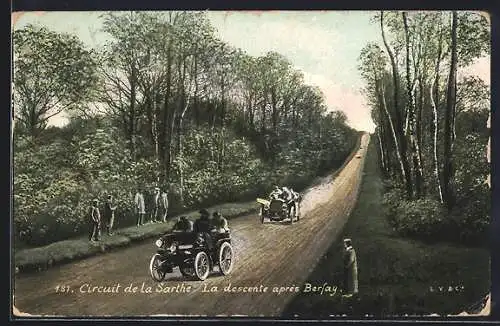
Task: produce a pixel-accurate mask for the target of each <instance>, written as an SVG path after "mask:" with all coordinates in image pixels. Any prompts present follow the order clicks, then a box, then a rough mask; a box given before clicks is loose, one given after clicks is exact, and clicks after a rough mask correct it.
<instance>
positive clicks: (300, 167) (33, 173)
mask: <svg viewBox="0 0 500 326" xmlns="http://www.w3.org/2000/svg"><path fill="white" fill-rule="evenodd" d="M82 128H83V129H84V130H85V131H84V130H82ZM329 132H330V133H331V134H332V135H333V134H335V133H334V132H333V131H329ZM50 133H51V135H53V136H54V137H55V138H54V139H53V140H52V141H48V140H47V139H45V138H46V137H45V138H44V139H45V140H44V141H43V142H39V143H38V144H34V143H33V142H32V141H31V140H30V139H29V138H23V137H21V136H20V135H16V140H15V151H16V152H15V161H14V168H15V173H14V226H15V239H16V240H17V241H16V243H19V242H22V243H25V244H28V245H31V246H40V245H45V244H49V243H52V242H55V241H59V240H65V239H68V238H71V237H73V236H75V235H79V234H82V233H84V232H86V231H87V230H88V223H89V219H90V204H91V202H92V200H93V199H96V198H97V199H98V200H99V201H100V203H101V205H103V204H104V201H105V198H106V196H107V194H112V195H113V196H114V197H115V200H116V203H117V207H118V208H117V211H116V215H115V216H116V219H115V225H116V227H118V228H122V227H127V226H130V225H133V223H134V222H135V211H134V205H133V197H134V194H135V191H136V188H137V187H138V186H139V187H143V188H146V189H148V190H149V189H151V188H153V187H154V186H156V180H157V179H156V178H157V169H156V168H155V163H154V162H155V160H154V158H153V157H151V156H149V157H148V156H143V157H138V158H135V159H132V157H133V156H132V155H131V153H130V151H129V149H128V147H127V142H126V141H125V139H124V137H123V136H122V135H121V133H120V131H119V129H117V128H115V127H113V125H112V124H109V123H106V122H99V123H94V124H92V123H90V122H86V121H81V119H80V120H75V121H74V122H73V123H70V124H69V125H68V126H67V127H65V128H61V129H60V130H59V131H57V130H52V129H51V130H50ZM335 135H336V134H335ZM297 139H298V140H297V141H283V142H281V143H280V144H281V145H280V146H278V147H277V148H276V151H277V152H276V153H275V158H274V160H273V161H267V160H266V158H263V157H261V156H260V153H259V152H258V150H257V146H256V144H254V143H252V141H250V140H249V139H248V138H246V137H245V136H241V135H240V136H239V135H237V134H235V133H234V132H233V131H232V130H226V132H225V133H224V134H221V133H219V132H212V131H211V130H210V129H208V128H205V127H199V128H197V129H193V130H191V131H190V132H189V133H186V134H185V135H183V151H182V153H176V155H175V158H174V159H173V164H172V171H171V176H170V181H169V188H170V193H169V204H170V206H169V213H170V215H177V214H179V213H181V212H184V211H186V210H189V209H198V208H201V207H205V206H212V205H214V204H217V203H220V202H235V201H247V200H253V199H254V198H255V197H256V196H262V195H264V194H266V193H268V192H269V191H270V189H271V188H272V186H273V185H285V184H286V185H288V186H291V187H293V188H295V189H296V190H301V189H303V188H304V187H306V186H307V185H308V184H309V183H310V182H311V181H312V179H313V178H314V177H315V176H316V175H317V174H318V173H320V171H321V169H327V168H328V169H331V168H334V167H338V166H340V164H341V163H342V162H343V159H345V158H346V157H347V155H348V154H349V153H350V150H351V149H352V148H353V146H354V144H355V141H356V134H354V133H352V134H350V133H346V134H345V135H344V136H342V137H341V136H336V137H333V136H332V138H331V139H330V138H325V139H324V140H323V141H322V142H319V141H317V139H315V138H314V137H312V136H311V135H309V134H308V133H306V132H304V131H300V132H299V137H298V138H297ZM332 139H333V143H335V145H336V147H334V146H332V144H333V143H332ZM222 145H223V147H222ZM221 148H223V149H224V151H223V153H222V152H221V150H220V149H221ZM150 155H151V154H150ZM152 155H154V154H152ZM341 159H342V162H340V164H339V161H340V160H341ZM181 184H182V187H181ZM181 195H182V196H181ZM181 197H182V200H181ZM146 205H147V204H146Z"/></svg>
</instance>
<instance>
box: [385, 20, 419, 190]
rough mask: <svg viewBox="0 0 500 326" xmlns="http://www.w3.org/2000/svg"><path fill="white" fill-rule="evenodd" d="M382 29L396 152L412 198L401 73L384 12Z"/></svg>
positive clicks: (406, 186)
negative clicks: (391, 91)
mask: <svg viewBox="0 0 500 326" xmlns="http://www.w3.org/2000/svg"><path fill="white" fill-rule="evenodd" d="M380 29H381V32H382V40H383V42H384V46H385V49H386V51H387V53H388V55H389V59H390V61H391V67H392V80H393V83H394V85H393V101H394V120H395V121H394V126H392V128H393V129H394V133H395V138H396V139H397V142H396V151H397V153H398V159H399V161H400V164H401V173H402V177H403V180H405V188H406V194H407V196H408V197H409V198H411V197H412V195H413V187H412V182H411V175H410V171H409V170H410V169H409V164H408V159H407V157H406V147H407V145H406V139H405V138H404V135H403V125H402V123H403V121H402V118H401V108H400V107H399V80H398V76H399V72H398V67H397V63H396V59H395V57H394V53H393V52H392V50H391V48H390V47H389V44H388V43H387V39H386V37H385V32H384V12H383V11H381V12H380Z"/></svg>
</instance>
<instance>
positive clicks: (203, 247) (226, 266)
mask: <svg viewBox="0 0 500 326" xmlns="http://www.w3.org/2000/svg"><path fill="white" fill-rule="evenodd" d="M207 241H209V242H210V244H211V245H209V243H208V242H207ZM155 244H156V247H157V248H158V249H157V252H156V254H154V255H153V257H151V261H150V264H149V271H150V274H151V277H152V278H153V280H155V281H157V282H162V281H163V280H164V279H165V277H166V275H167V274H168V273H173V270H174V268H176V267H178V268H179V270H180V272H181V274H182V275H183V276H185V277H188V278H194V279H197V280H200V281H203V280H205V279H206V278H207V277H208V276H209V274H210V272H213V271H214V270H215V267H218V269H219V272H220V273H221V274H222V275H228V274H229V273H231V271H232V269H233V263H234V259H233V254H234V252H233V247H232V245H231V236H230V232H229V231H226V232H223V233H220V232H211V233H198V232H184V231H172V232H169V233H167V234H165V235H163V236H162V237H160V238H159V239H158V240H156V242H155Z"/></svg>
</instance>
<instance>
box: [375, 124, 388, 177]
mask: <svg viewBox="0 0 500 326" xmlns="http://www.w3.org/2000/svg"><path fill="white" fill-rule="evenodd" d="M377 138H378V144H379V150H380V165H381V166H382V171H383V173H384V175H385V173H386V172H387V167H386V165H385V155H384V145H383V142H382V137H381V136H380V126H379V127H378V128H377Z"/></svg>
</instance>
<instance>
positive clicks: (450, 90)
mask: <svg viewBox="0 0 500 326" xmlns="http://www.w3.org/2000/svg"><path fill="white" fill-rule="evenodd" d="M457 60H458V59H457V12H456V11H453V13H452V23H451V58H450V73H449V76H448V87H447V90H446V111H445V120H444V152H443V156H444V166H443V198H444V201H445V203H446V204H447V205H448V207H451V206H452V205H453V203H452V200H453V199H452V196H453V195H452V189H451V181H452V178H453V160H452V154H453V142H454V139H455V135H454V133H455V131H454V129H455V107H456V93H457V89H456V85H457Z"/></svg>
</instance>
